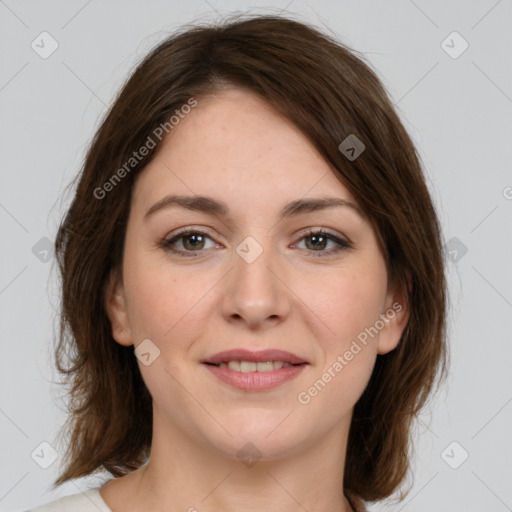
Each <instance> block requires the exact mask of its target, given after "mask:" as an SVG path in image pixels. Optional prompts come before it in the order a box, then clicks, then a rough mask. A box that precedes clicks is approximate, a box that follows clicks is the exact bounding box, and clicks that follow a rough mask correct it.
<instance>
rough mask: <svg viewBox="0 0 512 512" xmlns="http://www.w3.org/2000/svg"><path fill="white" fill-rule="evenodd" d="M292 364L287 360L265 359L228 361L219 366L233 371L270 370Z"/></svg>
mask: <svg viewBox="0 0 512 512" xmlns="http://www.w3.org/2000/svg"><path fill="white" fill-rule="evenodd" d="M291 366H293V365H292V364H290V363H288V362H283V361H266V362H258V363H256V362H255V361H229V362H228V363H220V364H219V368H229V369H230V370H233V371H235V372H242V373H248V372H271V371H273V370H279V369H280V368H290V367H291Z"/></svg>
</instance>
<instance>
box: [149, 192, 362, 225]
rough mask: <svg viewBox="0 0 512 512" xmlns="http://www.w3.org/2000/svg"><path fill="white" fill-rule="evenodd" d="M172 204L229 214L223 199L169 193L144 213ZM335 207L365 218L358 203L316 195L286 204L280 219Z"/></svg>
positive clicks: (152, 212) (151, 212)
mask: <svg viewBox="0 0 512 512" xmlns="http://www.w3.org/2000/svg"><path fill="white" fill-rule="evenodd" d="M172 206H181V207H182V208H186V209H187V210H192V211H195V212H202V213H206V214H209V215H215V216H220V217H226V216H228V214H229V207H228V205H227V204H226V203H224V202H223V201H219V200H217V199H214V198H213V197H209V196H198V195H196V196H184V195H175V194H171V195H167V196H165V197H163V198H162V199H160V200H159V201H157V202H156V203H155V204H154V205H153V206H151V208H149V210H148V211H147V212H146V213H145V215H144V220H147V219H148V218H149V217H151V216H152V215H153V214H155V213H156V212H158V211H161V210H164V209H166V208H170V207H172ZM334 207H348V208H351V209H352V210H353V211H355V212H356V213H357V214H358V215H359V216H361V217H362V218H365V217H366V216H365V215H364V213H363V211H362V210H361V208H360V207H359V205H358V204H356V203H354V202H352V201H347V200H346V199H341V198H338V197H329V196H325V197H315V198H311V199H297V200H295V201H291V202H289V203H287V204H285V205H284V207H283V208H282V209H281V211H280V212H279V219H280V220H282V219H284V218H285V217H293V216H297V215H301V214H304V213H310V212H314V211H318V210H324V209H327V208H334Z"/></svg>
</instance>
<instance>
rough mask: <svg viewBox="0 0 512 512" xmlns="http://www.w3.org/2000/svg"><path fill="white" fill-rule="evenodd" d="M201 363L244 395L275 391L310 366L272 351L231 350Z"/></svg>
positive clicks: (298, 358) (288, 354)
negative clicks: (269, 390)
mask: <svg viewBox="0 0 512 512" xmlns="http://www.w3.org/2000/svg"><path fill="white" fill-rule="evenodd" d="M201 363H202V364H203V365H205V366H206V368H207V369H208V370H210V372H211V373H212V374H213V375H215V376H216V377H217V378H218V379H220V380H221V381H223V382H224V383H226V384H229V385H230V386H234V387H236V388H239V389H242V390H244V391H264V390H266V389H270V388H274V387H276V386H278V385H280V384H283V383H284V382H286V381H289V380H290V379H293V378H294V377H296V376H297V375H298V374H299V373H300V372H301V371H302V370H303V369H304V368H305V367H306V366H308V365H309V363H308V362H307V361H305V360H304V359H303V358H301V357H299V356H297V355H296V354H292V353H291V352H286V351H283V350H273V349H271V350H263V351H260V352H251V351H248V350H245V349H236V350H229V351H225V352H219V353H218V354H215V355H214V356H211V357H209V358H207V359H205V360H203V361H201Z"/></svg>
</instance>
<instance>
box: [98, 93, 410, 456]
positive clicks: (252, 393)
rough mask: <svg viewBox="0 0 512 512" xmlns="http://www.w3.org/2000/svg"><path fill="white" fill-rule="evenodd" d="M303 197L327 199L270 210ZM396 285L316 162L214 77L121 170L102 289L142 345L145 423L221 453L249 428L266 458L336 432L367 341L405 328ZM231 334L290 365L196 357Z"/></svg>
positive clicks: (277, 123) (362, 224) (342, 191)
mask: <svg viewBox="0 0 512 512" xmlns="http://www.w3.org/2000/svg"><path fill="white" fill-rule="evenodd" d="M171 195H176V196H178V195H179V196H186V198H189V199H194V198H195V199H197V197H198V196H207V197H208V198H211V199H213V200H214V201H215V202H218V203H222V204H223V205H224V209H225V211H221V209H217V210H214V211H212V204H213V203H212V202H209V201H202V202H199V203H197V204H196V207H197V208H193V204H192V203H191V202H190V201H189V203H188V204H189V206H190V208H186V207H184V206H183V205H180V204H177V203H175V202H171V201H170V200H169V196H171ZM166 198H167V199H166ZM319 198H323V199H325V198H329V199H334V200H341V201H338V202H339V203H340V204H338V205H334V206H330V207H327V208H317V209H314V210H311V209H308V208H305V207H303V208H302V209H301V208H295V209H291V208H290V207H289V208H288V210H285V207H286V206H287V205H288V204H289V203H292V202H295V201H299V202H300V201H306V200H307V201H310V200H316V199H319ZM199 207H201V208H199ZM283 210H284V213H285V214H284V215H282V213H283ZM184 230H189V231H188V232H187V233H186V234H184ZM320 231H323V233H319V232H320ZM400 299H401V297H399V296H398V295H396V294H393V293H391V290H388V280H387V273H386V265H385V261H384V259H383V256H382V254H381V252H380V251H379V247H378V244H377V238H376V235H375V232H374V231H373V229H372V226H371V224H370V222H369V221H368V220H367V219H365V217H364V216H363V215H362V214H360V213H359V212H358V209H357V202H356V200H355V198H354V197H352V196H351V195H350V193H349V192H348V190H347V189H346V188H345V187H344V186H343V184H342V183H341V182H340V181H339V179H338V178H337V177H336V174H335V173H334V171H333V170H332V169H331V167H330V166H329V165H328V163H327V162H326V161H325V160H324V159H323V158H322V157H321V156H320V155H319V153H318V152H317V151H316V150H315V149H314V147H313V145H312V144H311V143H310V142H309V140H308V139H307V138H306V137H305V136H304V135H303V134H302V133H301V132H299V131H298V130H297V129H296V128H295V127H294V126H293V125H291V123H290V122H288V121H287V120H285V119H283V118H282V117H280V116H279V115H278V114H277V113H275V112H273V111H272V110H271V109H270V108H269V107H268V106H267V105H266V104H265V103H264V102H263V101H262V100H260V99H259V98H257V97H256V96H254V95H252V94H251V93H248V92H244V91H241V90H230V91H226V92H223V93H222V94H220V95H217V96H215V97H210V98H208V99H203V100H201V101H199V102H198V105H197V106H196V107H195V108H193V109H192V111H191V112H190V113H189V114H188V115H187V116H186V117H185V118H184V119H182V120H181V121H180V123H179V125H178V126H175V127H174V129H173V131H172V132H170V135H169V136H168V137H167V139H166V140H165V141H164V144H163V145H162V146H161V148H160V150H159V152H158V153H157V155H156V156H155V158H154V159H153V160H152V162H151V163H150V164H149V165H148V166H147V167H146V168H145V169H144V171H143V172H142V173H141V174H140V175H139V177H138V178H137V180H136V183H135V186H134V191H133V196H132V204H131V210H130V215H129V219H128V225H127V232H126V241H125V252H124V260H123V264H122V280H119V281H117V282H113V284H112V286H111V287H110V288H109V292H108V297H107V304H108V314H109V317H110V319H111V323H112V331H113V336H114V338H115V339H116V341H117V342H118V343H121V344H123V345H134V346H135V347H140V348H139V349H138V350H140V352H142V353H144V354H145V355H144V356H143V357H142V358H140V359H139V358H138V359H137V361H138V364H139V367H140V371H141V373H142V377H143V379H144V381H145V383H146V385H147V387H148V389H149V391H150V393H151V395H152V397H153V407H154V417H155V424H157V425H158V428H165V429H168V431H169V432H171V431H172V432H174V433H179V434H178V435H183V436H186V437H187V438H188V439H193V440H194V442H196V443H198V444H202V445H204V446H205V447H210V448H214V449H216V450H220V451H221V452H223V453H224V454H226V455H229V456H233V457H235V456H236V454H237V452H238V451H239V450H240V449H241V447H243V446H244V445H245V444H246V442H248V441H251V442H252V443H253V444H254V445H256V446H257V447H258V449H259V450H260V451H261V452H262V454H263V456H264V457H268V458H269V459H270V458H278V457H282V456H284V455H285V454H290V453H293V452H295V451H297V450H301V449H305V448H306V447H308V446H313V445H314V443H315V442H318V441H319V440H320V439H322V438H323V437H324V436H325V435H326V433H328V432H329V433H332V432H336V434H337V435H338V434H340V433H341V432H342V431H343V429H345V432H346V430H347V429H348V425H349V424H350V418H351V414H352V409H353V406H354V404H355V403H356V401H357V400H358V398H359V397H360V395H361V393H362V392H363V390H364V388H365V386H366V384H367V383H368V380H369V378H370V376H371V372H372V369H373V366H374V363H375V359H376V357H377V354H385V353H386V352H389V351H390V350H393V349H394V348H395V347H396V345H397V343H398V341H399V339H400V336H401V333H402V331H403V329H404V327H405V324H406V321H407V313H406V309H405V305H404V304H403V301H401V300H400ZM397 304H398V305H397ZM143 340H146V341H143ZM148 340H149V341H148ZM141 343H143V344H142V345H141ZM233 349H244V350H247V351H249V352H251V353H255V352H259V351H262V350H281V351H286V352H289V353H292V354H294V355H295V356H296V357H297V358H298V359H299V360H300V361H302V364H300V365H297V366H292V367H287V366H288V365H284V366H285V367H284V368H282V369H278V366H279V364H277V365H275V367H276V369H275V370H274V369H273V370H272V372H270V373H268V374H267V375H265V373H264V372H263V371H261V372H260V371H259V370H264V369H268V368H269V367H268V366H265V365H263V366H261V365H260V366H258V365H257V364H256V363H250V362H249V364H245V363H242V367H241V369H242V370H249V371H248V372H246V371H242V372H239V371H237V369H236V363H231V365H230V366H231V368H230V366H228V368H221V367H220V366H219V367H217V366H213V365H212V364H207V363H205V361H211V360H212V359H214V356H215V354H218V353H220V352H224V351H228V350H233ZM229 358H230V359H231V358H232V359H233V360H235V359H239V360H240V359H242V358H241V357H240V356H237V355H232V356H229ZM141 359H142V360H141ZM246 359H250V358H249V356H247V358H246ZM267 359H272V360H280V359H285V356H283V355H282V354H281V355H279V354H277V355H276V354H274V355H269V356H267ZM217 363H218V362H217ZM255 367H256V368H257V370H258V371H257V372H253V370H254V368H255ZM232 368H235V369H232ZM272 368H274V366H273V367H272ZM235 372H236V373H237V375H235V376H234V375H233V374H234V373H235ZM255 373H258V374H259V375H257V376H256V375H255ZM226 375H227V377H226ZM262 376H263V377H262ZM260 377H261V378H260ZM272 379H274V380H272ZM270 381H272V382H273V383H274V385H271V383H269V382H270ZM276 382H278V383H277V384H276ZM236 383H238V384H236ZM251 383H252V385H253V386H254V387H250V386H251ZM315 383H316V386H315ZM270 433H272V435H270Z"/></svg>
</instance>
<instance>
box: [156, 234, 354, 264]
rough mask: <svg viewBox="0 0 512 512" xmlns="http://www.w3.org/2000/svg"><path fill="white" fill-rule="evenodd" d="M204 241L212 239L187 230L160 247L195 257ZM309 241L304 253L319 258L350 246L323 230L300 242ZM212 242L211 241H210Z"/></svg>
mask: <svg viewBox="0 0 512 512" xmlns="http://www.w3.org/2000/svg"><path fill="white" fill-rule="evenodd" d="M206 239H209V240H212V238H211V237H210V236H209V235H208V234H207V233H204V232H203V231H198V230H195V229H191V228H187V229H184V230H183V231H180V232H179V233H177V234H176V235H175V236H173V237H172V238H169V239H167V238H166V239H164V240H162V241H161V243H160V245H161V247H162V248H163V249H165V250H166V251H169V252H172V253H173V254H176V255H177V256H180V257H185V258H186V257H192V258H194V257H197V256H198V255H199V254H194V253H200V252H201V251H202V250H204V249H207V247H205V241H206ZM308 239H310V240H311V241H310V242H309V243H308V242H306V249H305V250H306V251H308V252H310V253H313V252H314V253H318V254H312V256H314V257H319V256H331V255H333V254H337V253H339V252H341V251H344V250H347V249H351V248H352V244H351V243H349V242H347V241H345V240H342V239H340V238H338V237H337V236H335V235H333V234H331V233H328V232H327V231H324V230H323V229H320V230H316V231H315V230H310V231H308V232H307V233H306V234H305V235H303V236H302V238H301V239H300V241H302V240H308ZM212 241H213V240H212ZM178 242H180V243H181V245H182V247H183V248H182V249H181V248H176V247H175V246H176V245H177V244H178ZM329 242H331V243H332V244H334V247H333V248H331V249H330V250H328V251H325V250H324V249H325V247H326V246H327V245H328V243H329ZM214 245H215V244H214Z"/></svg>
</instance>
